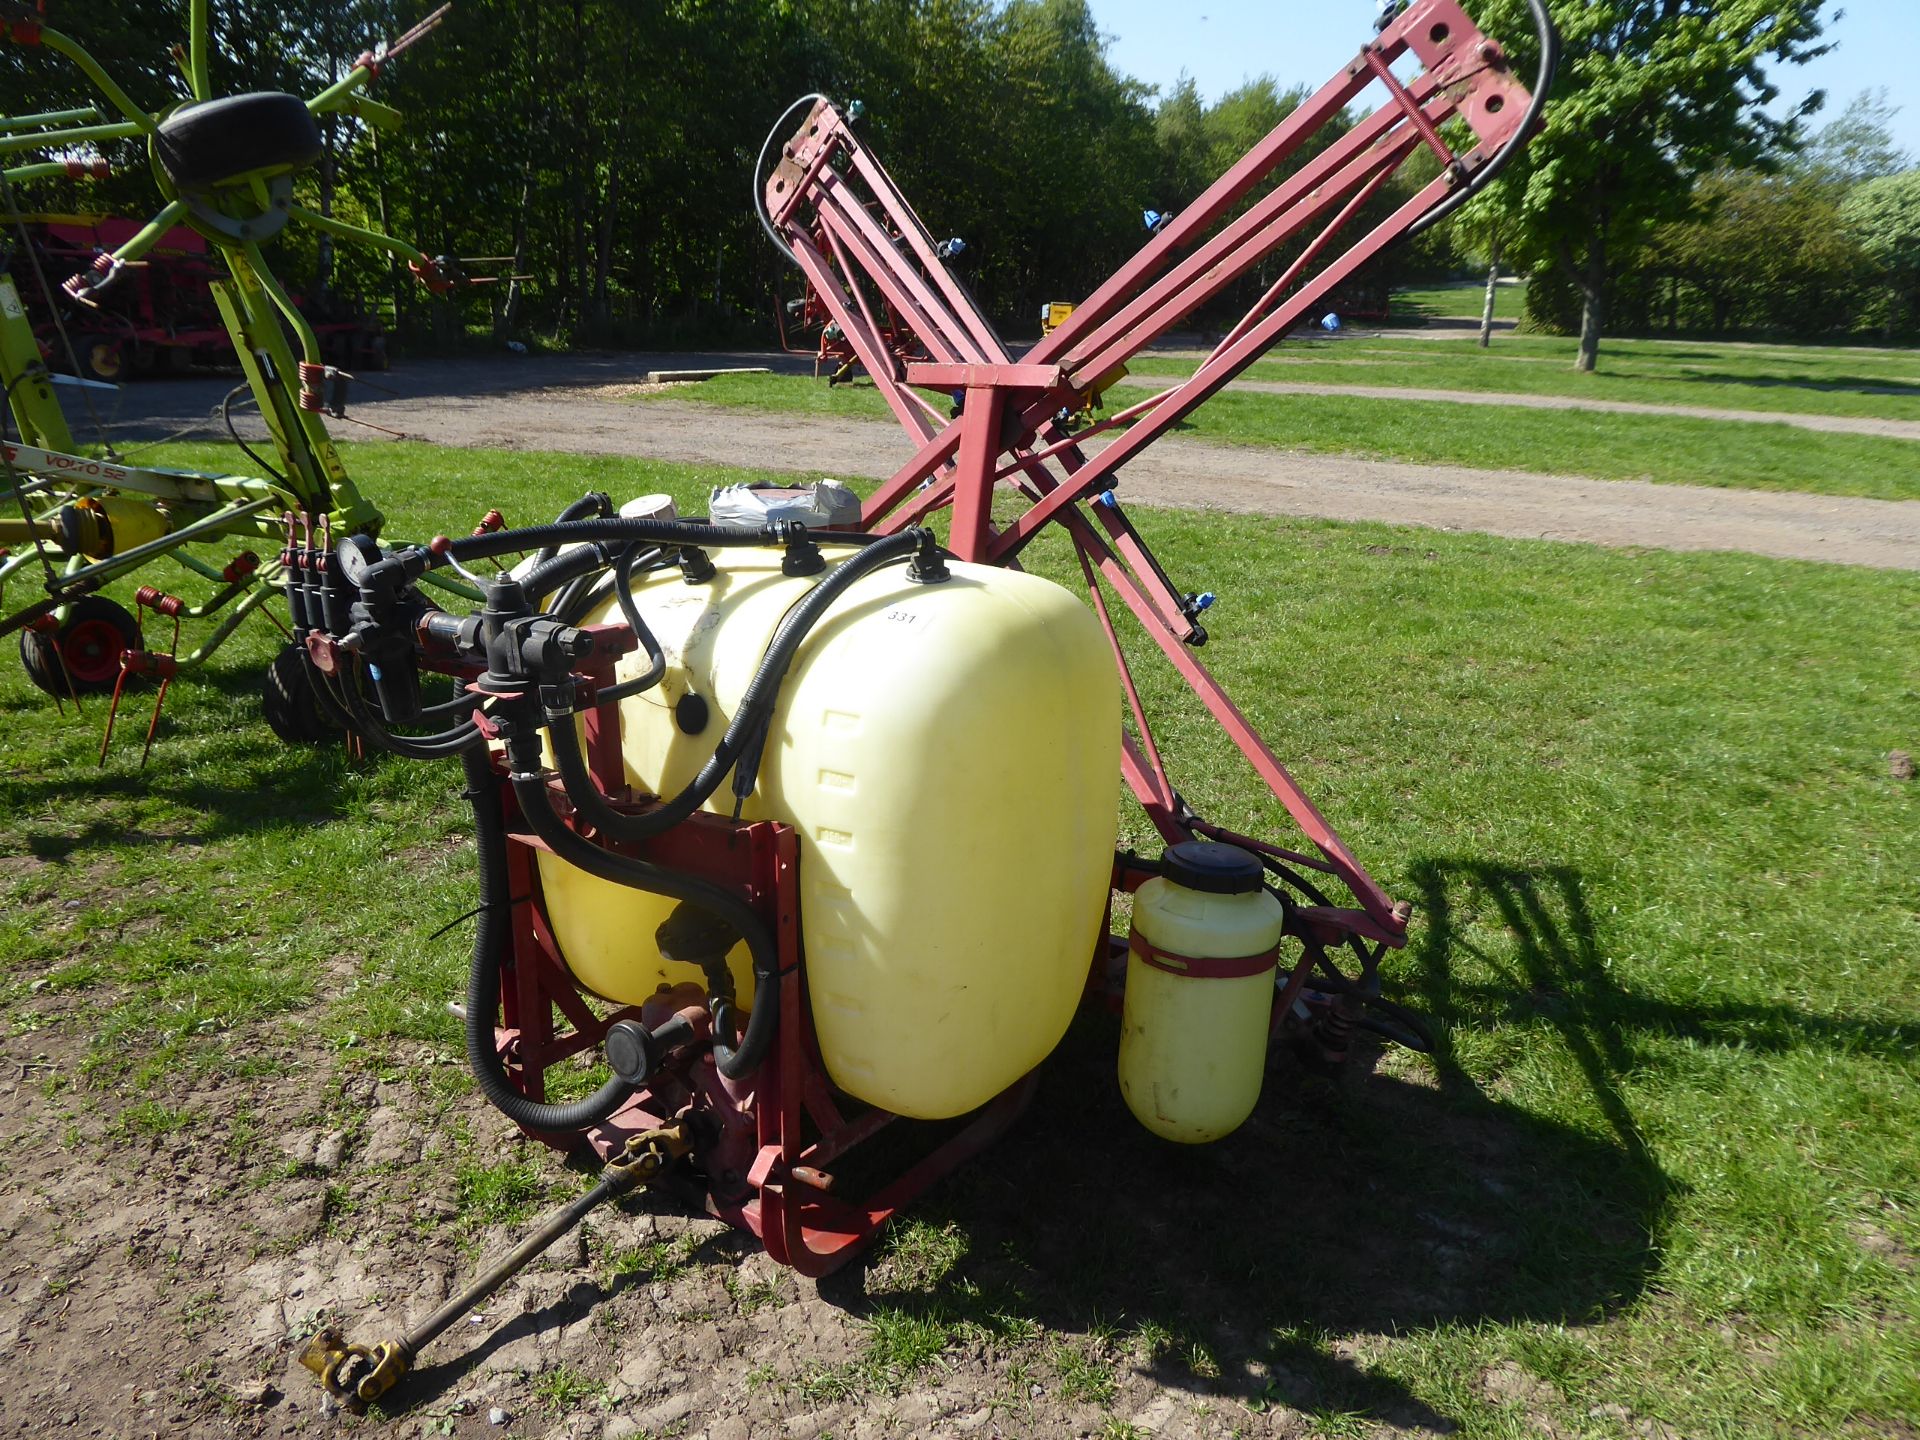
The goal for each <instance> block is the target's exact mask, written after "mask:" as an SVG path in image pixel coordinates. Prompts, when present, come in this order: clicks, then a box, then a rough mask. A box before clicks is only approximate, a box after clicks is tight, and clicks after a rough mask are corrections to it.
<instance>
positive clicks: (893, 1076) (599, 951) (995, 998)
mask: <svg viewBox="0 0 1920 1440" xmlns="http://www.w3.org/2000/svg"><path fill="white" fill-rule="evenodd" d="M843 553H844V552H843ZM712 558H713V561H714V563H715V565H716V566H717V567H718V572H717V573H716V574H715V576H714V577H713V578H712V579H711V580H709V581H707V582H705V583H702V584H695V585H689V584H687V583H685V582H684V581H683V580H682V579H681V577H680V575H679V573H678V572H677V571H671V570H670V571H666V572H662V573H656V574H655V575H653V576H651V577H650V578H648V579H647V580H645V581H644V582H637V583H636V584H635V586H634V591H635V598H636V600H637V601H638V603H639V606H640V609H641V611H642V613H643V614H644V615H645V617H646V619H647V622H648V625H649V626H650V627H651V628H652V629H653V631H654V633H655V635H656V637H657V638H658V639H659V641H660V644H661V648H662V650H663V651H664V652H665V655H666V658H667V672H666V676H665V678H664V679H663V680H662V682H661V683H660V685H659V686H657V687H656V688H655V689H653V690H650V691H648V692H646V693H645V694H642V695H637V696H634V697H632V698H631V699H628V700H626V701H624V702H622V704H621V706H620V731H621V746H622V749H623V752H624V756H625V760H626V771H627V780H628V782H629V783H630V784H631V785H633V786H634V787H635V788H636V789H637V790H639V791H641V792H644V793H652V794H667V795H672V794H676V793H678V792H679V791H680V790H681V789H682V788H684V787H685V786H686V784H687V782H688V781H689V780H691V779H692V778H693V776H694V774H695V773H696V772H697V771H698V769H699V768H700V766H701V764H702V763H703V762H704V761H705V759H706V757H707V756H708V755H709V754H711V753H712V751H713V747H714V745H715V743H716V742H717V741H718V740H719V738H720V736H721V734H722V732H723V731H724V730H725V729H726V726H727V722H728V719H729V717H730V716H731V715H732V713H733V711H734V708H735V706H736V705H737V704H738V702H739V698H740V695H741V693H742V692H743V691H744V690H745V688H746V685H747V682H748V680H749V679H750V678H751V676H752V674H753V671H754V668H755V667H756V666H757V665H758V663H759V661H760V657H761V654H762V653H763V652H764V651H765V649H766V646H767V642H768V640H769V639H770V638H771V637H772V634H773V631H774V628H775V627H776V626H777V625H778V624H779V622H780V620H781V617H782V616H784V615H785V614H786V613H787V611H788V610H789V609H790V608H791V607H792V606H793V605H794V604H795V602H797V601H798V600H799V599H800V597H801V596H802V595H804V594H805V593H806V591H807V590H808V589H809V588H811V586H812V585H813V583H814V580H813V579H812V578H810V577H795V576H789V575H784V574H782V572H781V555H780V552H779V551H777V550H776V551H768V550H758V549H740V550H719V551H715V552H714V553H713V557H712ZM949 569H950V570H951V572H952V578H951V579H949V580H947V581H945V582H944V583H940V584H934V585H915V584H912V583H910V582H909V581H908V580H907V579H906V572H905V567H904V566H892V567H888V568H885V569H882V570H880V571H877V572H876V573H874V574H872V575H870V576H867V577H866V578H864V579H862V580H861V581H859V582H858V583H857V584H855V585H854V586H852V587H851V588H850V589H849V590H848V592H847V594H846V595H845V596H844V597H842V598H841V600H840V601H839V603H838V604H837V605H835V606H834V608H833V609H832V610H831V611H829V612H828V614H827V616H826V618H825V619H824V620H823V621H822V622H821V623H820V624H819V625H818V626H817V627H815V629H814V630H813V632H812V633H811V634H810V635H809V636H808V638H807V640H806V642H805V644H804V645H803V646H802V647H801V650H800V652H799V654H798V655H797V656H796V658H795V661H794V664H793V668H792V669H791V671H790V672H789V673H788V676H787V680H786V683H785V684H784V685H783V686H782V687H781V693H780V700H779V704H778V707H777V708H776V710H775V712H774V717H773V724H772V727H771V730H770V732H769V739H768V742H767V749H766V753H765V756H764V757H763V759H762V762H761V767H760V772H759V777H758V784H757V787H756V789H755V791H754V793H753V795H752V796H751V797H749V798H748V800H747V802H746V804H745V806H744V807H743V809H742V812H741V814H742V818H744V819H748V820H758V819H776V820H781V821H784V822H785V823H787V824H790V825H792V826H794V827H795V828H796V829H797V830H798V831H799V832H800V842H801V855H800V875H799V878H800V897H801V903H800V928H801V937H802V943H803V947H804V963H805V967H806V977H807V990H808V997H809V1002H810V1004H811V1007H812V1012H813V1022H814V1028H815V1031H816V1033H817V1035H818V1038H819V1042H820V1053H821V1058H822V1059H823V1060H824V1061H825V1063H826V1069H827V1073H828V1074H829V1075H830V1076H831V1077H832V1079H833V1081H834V1083H835V1084H836V1085H838V1086H839V1087H840V1088H841V1089H843V1090H845V1091H847V1092H848V1093H850V1094H852V1095H854V1096H857V1097H858V1098H860V1099H862V1100H865V1101H868V1102H869V1103H871V1104H875V1105H879V1106H882V1107H884V1108H886V1109H888V1110H891V1111H894V1112H895V1113H896V1114H901V1115H910V1116H915V1117H920V1118H926V1119H937V1118H944V1117H947V1116H953V1115H959V1114H963V1113H965V1112H966V1111H968V1110H971V1109H973V1108H975V1107H976V1106H979V1105H982V1104H984V1103H985V1102H986V1101H988V1100H990V1099H992V1098H993V1096H995V1095H997V1094H998V1093H999V1092H1000V1091H1002V1090H1004V1089H1005V1088H1006V1087H1007V1086H1009V1085H1011V1084H1012V1083H1013V1082H1014V1081H1016V1080H1018V1079H1019V1078H1020V1077H1021V1076H1022V1075H1024V1074H1025V1073H1026V1072H1027V1071H1028V1070H1030V1069H1032V1068H1033V1067H1034V1066H1035V1065H1037V1064H1039V1063H1040V1061H1041V1060H1042V1059H1044V1058H1045V1057H1046V1056H1047V1054H1048V1053H1049V1052H1050V1051H1051V1050H1052V1049H1053V1047H1054V1046H1055V1045H1056V1044H1058V1043H1059V1040H1060V1037H1061V1036H1062V1035H1063V1034H1065V1033H1066V1028H1067V1025H1068V1023H1069V1022H1070V1021H1071V1020H1072V1018H1073V1013H1074V1010H1075V1008H1076V1007H1077V1005H1078V1003H1079V998H1080V994H1081V991H1082V988H1083V986H1084V983H1085V980H1086V974H1087V968H1088V965H1089V963H1090V962H1091V959H1092V957H1093V954H1094V952H1095V949H1096V946H1097V942H1098V938H1099V934H1100V929H1101V925H1102V923H1103V917H1104V914H1105V910H1106V897H1107V886H1108V882H1109V878H1110V875H1111V872H1112V865H1113V842H1114V832H1115V828H1116V819H1117V805H1116V801H1117V799H1118V789H1119V773H1120V769H1119V762H1120V756H1119V746H1120V723H1119V722H1120V697H1119V689H1118V685H1117V682H1116V679H1115V676H1114V670H1113V662H1112V659H1111V657H1110V654H1109V651H1108V647H1107V642H1106V637H1105V636H1104V634H1103V633H1102V632H1101V630H1100V627H1099V624H1098V622H1097V621H1096V620H1095V619H1094V618H1093V615H1092V613H1091V611H1089V610H1088V608H1087V607H1086V606H1085V605H1084V604H1083V603H1081V601H1080V600H1079V599H1078V598H1076V597H1075V596H1073V595H1071V594H1069V593H1068V592H1067V591H1065V590H1063V589H1061V588H1060V587H1059V586H1057V585H1054V584H1053V583H1051V582H1050V581H1046V580H1042V579H1040V578H1038V577H1036V576H1033V575H1028V574H1023V573H1021V572H1019V571H1013V570H1002V569H998V568H993V567H988V566H979V565H967V564H958V563H955V564H951V565H950V566H949ZM586 618H587V621H588V622H589V623H596V622H600V621H617V620H618V619H619V618H620V616H619V612H618V610H617V608H616V607H615V605H614V604H613V602H612V601H611V599H609V600H608V602H607V603H606V604H605V605H604V606H602V607H601V608H600V609H599V610H597V611H595V612H593V613H592V614H590V615H588V616H587V617H586ZM644 664H645V660H644V658H643V657H641V656H639V655H633V656H628V657H626V659H624V660H623V661H622V662H621V669H620V672H619V673H620V678H622V679H624V678H626V676H627V675H629V674H632V673H635V672H636V671H637V670H638V669H639V668H640V667H642V666H643V665H644ZM732 801H733V795H732V791H731V788H730V787H729V786H726V785H722V786H721V787H720V790H719V791H718V792H717V794H716V795H715V796H714V797H713V800H712V801H711V802H710V804H709V808H710V809H721V808H722V807H725V808H727V809H728V810H730V809H731V805H732ZM540 878H541V885H542V887H543V889H544V892H545V895H546V901H547V913H548V915H549V917H550V919H551V921H552V924H553V930H554V936H555V939H556V940H557V941H558V942H559V945H560V949H561V951H562V952H563V954H564V955H565V957H566V961H567V965H568V967H569V969H571V971H572V972H573V974H574V976H575V978H576V979H578V980H579V981H580V983H581V984H583V985H584V986H586V987H587V988H588V989H589V990H591V991H594V992H595V993H597V994H600V995H603V996H605V997H607V998H608V999H611V1000H615V1001H619V1002H623V1003H632V1002H638V1001H642V1000H645V999H646V998H647V997H648V996H649V995H651V994H652V993H653V991H654V990H655V988H656V987H657V986H659V985H660V984H661V983H662V982H663V981H665V982H678V981H681V980H693V981H695V982H698V981H699V979H700V974H699V972H698V971H697V970H695V969H694V968H693V967H691V966H686V965H677V964H672V963H670V962H667V961H664V960H662V958H661V957H660V955H659V953H658V950H657V949H656V948H655V945H654V939H653V934H654V929H655V927H656V926H657V925H658V924H659V923H660V921H662V920H664V919H665V918H666V916H667V914H668V912H669V911H670V910H671V909H672V904H671V902H668V901H664V900H656V899H655V898H654V897H652V896H648V895H645V894H642V893H640V892H638V891H634V890H630V889H626V888H623V887H620V886H617V885H612V884H609V883H607V882H605V881H602V880H598V879H595V878H594V877H592V876H589V875H586V874H584V873H583V872H581V871H579V870H576V869H574V868H573V867H572V866H569V865H567V864H565V863H563V862H561V861H558V860H556V859H554V858H553V857H551V856H548V855H544V854H543V855H542V856H541V857H540ZM729 959H730V961H731V963H732V967H733V970H734V976H735V985H736V989H737V993H738V994H739V995H740V997H741V999H742V1002H743V1003H751V1001H750V997H751V994H752V991H751V983H752V982H751V976H750V975H749V973H748V971H747V968H746V950H745V946H744V945H743V946H740V947H738V948H737V949H736V950H735V951H734V953H733V955H732V956H730V957H729Z"/></svg>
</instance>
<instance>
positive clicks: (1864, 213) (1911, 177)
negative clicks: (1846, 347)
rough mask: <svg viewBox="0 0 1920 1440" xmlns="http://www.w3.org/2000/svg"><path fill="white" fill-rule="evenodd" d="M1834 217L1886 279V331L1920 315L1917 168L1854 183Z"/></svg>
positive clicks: (1919, 182) (1919, 174) (1919, 176)
mask: <svg viewBox="0 0 1920 1440" xmlns="http://www.w3.org/2000/svg"><path fill="white" fill-rule="evenodd" d="M1840 220H1841V223H1842V224H1844V225H1845V226H1846V227H1847V229H1848V230H1849V231H1851V232H1852V234H1853V236H1854V237H1855V239H1857V240H1858V241H1859V243H1860V248H1861V249H1862V250H1864V251H1865V252H1866V254H1867V257H1868V258H1869V259H1870V260H1872V261H1873V262H1874V263H1875V265H1877V266H1878V267H1879V269H1880V272H1881V274H1882V276H1884V278H1885V280H1886V282H1887V287H1888V292H1889V296H1890V298H1891V301H1892V304H1891V307H1890V310H1889V314H1888V316H1887V329H1888V330H1889V332H1891V331H1893V330H1895V329H1897V328H1899V326H1900V325H1901V324H1902V322H1903V319H1905V318H1906V316H1914V317H1920V169H1914V170H1906V171H1902V172H1901V173H1900V174H1898V175H1888V176H1885V177H1883V178H1881V179H1879V180H1869V181H1867V182H1866V184H1864V185H1860V186H1858V187H1856V188H1855V189H1854V190H1853V191H1852V192H1851V193H1849V194H1848V196H1847V198H1846V200H1845V201H1844V202H1843V203H1842V204H1841V206H1840ZM1903 307H1904V310H1905V316H1903V315H1902V309H1903Z"/></svg>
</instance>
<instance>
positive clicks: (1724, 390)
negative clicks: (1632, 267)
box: [1131, 334, 1920, 463]
mask: <svg viewBox="0 0 1920 1440" xmlns="http://www.w3.org/2000/svg"><path fill="white" fill-rule="evenodd" d="M1576 348H1577V342H1576V341H1574V340H1572V339H1570V338H1568V339H1561V338H1554V337H1548V336H1532V335H1511V334H1500V335H1496V336H1495V337H1494V341H1493V344H1492V345H1491V346H1490V347H1489V348H1487V349H1485V350H1482V349H1481V348H1480V346H1479V345H1478V344H1476V343H1475V342H1474V341H1473V340H1471V339H1460V338H1447V339H1442V338H1437V337H1436V338H1434V339H1408V338H1405V337H1377V338H1376V337H1371V336H1348V337H1342V338H1340V339H1324V338H1319V339H1316V338H1313V337H1311V336H1302V337H1301V338H1299V339H1295V340H1288V341H1286V342H1285V343H1284V344H1282V345H1280V346H1279V347H1278V348H1277V349H1275V350H1273V351H1272V352H1270V353H1269V355H1268V357H1267V358H1266V359H1264V360H1257V361H1255V362H1254V363H1253V364H1252V365H1251V366H1249V367H1248V369H1247V371H1246V376H1245V378H1247V379H1249V380H1277V381H1283V382H1285V383H1288V384H1293V385H1365V386H1376V387H1386V388H1395V389H1419V390H1467V391H1473V392H1476V393H1480V394H1494V395H1558V396H1570V397H1574V398H1580V399H1592V400H1612V401H1628V402H1633V403H1636V404H1645V405H1698V406H1704V407H1710V408H1713V409H1721V410H1739V411H1758V412H1767V411H1773V412H1783V413H1789V414H1797V415H1844V416H1858V417H1867V418H1874V419H1882V420H1910V421H1920V351H1913V350H1906V351H1865V350H1854V349H1848V348H1844V347H1839V346H1817V345H1804V346H1783V347H1779V348H1768V347H1762V346H1751V345H1726V344H1708V343H1704V342H1702V343H1695V342H1690V341H1667V340H1606V341H1603V342H1602V345H1601V349H1600V367H1599V369H1597V370H1596V371H1594V372H1593V373H1592V374H1581V373H1580V372H1578V371H1576V370H1575V369H1574V368H1573V356H1574V351H1575V349H1576ZM1197 363H1198V358H1197V357H1191V358H1189V357H1186V356H1169V357H1167V358H1162V357H1160V356H1157V355H1148V356H1142V357H1141V358H1139V359H1137V360H1135V361H1134V362H1133V364H1132V367H1131V368H1132V370H1133V372H1134V373H1135V374H1137V375H1168V376H1185V375H1190V374H1192V373H1193V371H1194V369H1195V367H1196V365H1197ZM1909 463H1911V462H1909Z"/></svg>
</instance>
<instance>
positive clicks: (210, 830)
mask: <svg viewBox="0 0 1920 1440" xmlns="http://www.w3.org/2000/svg"><path fill="white" fill-rule="evenodd" d="M260 673H261V667H260V666H259V665H254V664H241V665H237V666H223V667H220V668H217V669H216V668H211V667H209V668H207V669H205V670H201V671H199V672H197V673H196V674H194V675H193V676H192V678H191V680H186V679H183V680H181V681H179V682H176V685H177V687H178V686H186V685H192V686H194V687H195V688H197V689H199V690H201V691H210V692H218V694H219V695H221V696H223V697H224V701H222V702H215V703H211V704H207V703H204V702H202V703H200V704H196V703H195V700H196V697H194V696H192V695H191V694H189V695H186V696H183V695H182V694H181V691H180V689H179V688H175V689H174V690H173V692H172V693H171V694H170V695H169V697H168V700H167V704H166V705H165V706H164V707H163V709H162V711H161V717H160V723H159V727H158V730H157V732H156V735H155V739H154V745H153V752H152V755H151V757H150V759H149V761H148V763H147V766H146V768H145V769H144V770H136V769H135V767H136V766H137V765H138V763H139V756H140V749H141V746H142V744H143V742H144V740H145V737H146V733H147V724H148V721H149V719H150V717H151V716H152V713H153V703H154V691H153V690H152V689H151V688H150V687H147V686H140V687H138V688H134V687H129V688H128V690H127V692H126V694H125V695H124V696H123V697H122V700H121V706H120V715H119V718H118V720H117V721H116V722H115V725H114V731H113V737H112V743H111V746H110V747H109V750H108V758H107V763H106V765H105V766H104V767H99V768H96V766H95V764H94V763H93V762H94V757H95V756H96V755H97V754H98V753H99V745H100V736H101V734H102V732H103V729H104V726H105V725H106V720H107V709H108V701H107V697H104V696H98V697H89V698H88V700H87V704H86V709H85V710H84V711H83V712H82V713H81V714H80V715H75V714H74V713H73V710H72V706H71V705H69V706H68V709H67V719H66V721H65V723H66V724H67V725H69V726H71V727H74V728H75V730H76V731H77V732H79V733H81V734H82V735H83V736H84V739H83V740H81V741H80V742H77V748H78V749H79V750H80V752H81V757H82V758H81V762H80V763H78V764H75V763H72V762H71V761H63V762H62V763H58V764H47V765H44V768H43V769H40V770H28V769H25V768H22V769H21V770H20V771H17V772H15V773H13V774H7V775H0V810H4V811H5V812H6V813H8V814H10V815H12V816H13V817H15V819H14V827H15V829H16V833H18V834H19V836H20V844H21V846H22V848H24V849H25V850H26V851H27V852H28V853H30V854H32V855H33V856H35V857H36V858H37V859H40V860H43V861H50V862H53V863H56V864H58V863H65V862H68V861H70V860H75V859H85V858H86V857H87V855H88V854H89V853H90V852H94V851H101V850H116V849H124V848H128V847H146V846H154V845H164V846H189V847H191V846H199V845H207V844H212V843H215V842H217V841H220V840H225V839H229V838H233V837H236V836H260V835H267V834H272V833H276V832H280V831H288V830H298V829H307V828H310V827H312V826H315V825H320V824H324V823H326V822H327V821H329V820H334V819H337V818H339V817H340V816H341V815H342V814H343V813H345V812H344V809H343V807H342V804H341V796H342V785H341V780H342V777H343V776H344V775H345V774H346V772H347V771H348V770H349V769H350V768H351V766H352V765H353V764H354V762H353V761H352V760H350V759H349V757H348V756H347V753H346V749H345V746H344V744H333V743H330V744H326V745H317V746H312V747H306V746H298V747H296V746H289V745H286V744H283V743H282V742H281V741H280V740H279V739H277V738H276V737H275V736H274V734H273V732H272V731H271V730H269V729H268V728H267V724H266V721H265V719H264V718H262V717H261V716H260V714H259V711H258V708H257V705H255V704H254V702H255V701H256V700H257V697H258V696H259V693H260ZM35 699H44V697H39V696H37V695H36V696H35ZM183 701H184V702H185V703H184V704H183V703H182V702H183ZM234 702H243V709H242V712H241V713H244V714H246V715H247V718H246V721H245V723H244V725H243V726H235V725H234V718H233V717H234V708H233V706H234ZM45 704H46V705H48V706H51V704H52V702H51V701H50V700H47V701H45ZM248 711H250V712H251V713H247V712H248ZM215 729H219V730H220V731H221V732H222V735H221V739H220V740H219V741H218V742H217V747H216V749H215V751H214V753H212V754H211V755H210V754H209V753H208V751H207V750H206V749H204V748H201V747H198V746H197V747H196V750H195V753H194V754H193V756H192V759H191V760H190V761H188V762H183V760H182V757H181V756H180V754H179V752H178V750H177V749H176V748H175V744H174V742H176V741H178V740H180V739H182V738H184V737H188V736H191V737H193V738H194V739H195V740H196V741H203V740H204V737H205V736H206V735H207V734H208V733H209V732H210V731H212V730H215ZM63 743H64V742H63ZM116 802H120V803H121V804H126V803H132V804H134V805H135V806H136V808H137V809H138V811H139V812H140V813H141V814H143V815H144V816H147V817H151V816H153V815H155V814H160V815H164V816H165V818H164V819H162V820H160V821H158V822H157V823H147V824H136V823H133V822H132V821H131V820H130V819H129V818H128V814H129V812H128V811H126V810H124V809H121V810H118V811H117V810H116ZM169 812H171V813H169ZM42 817H45V818H42Z"/></svg>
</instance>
